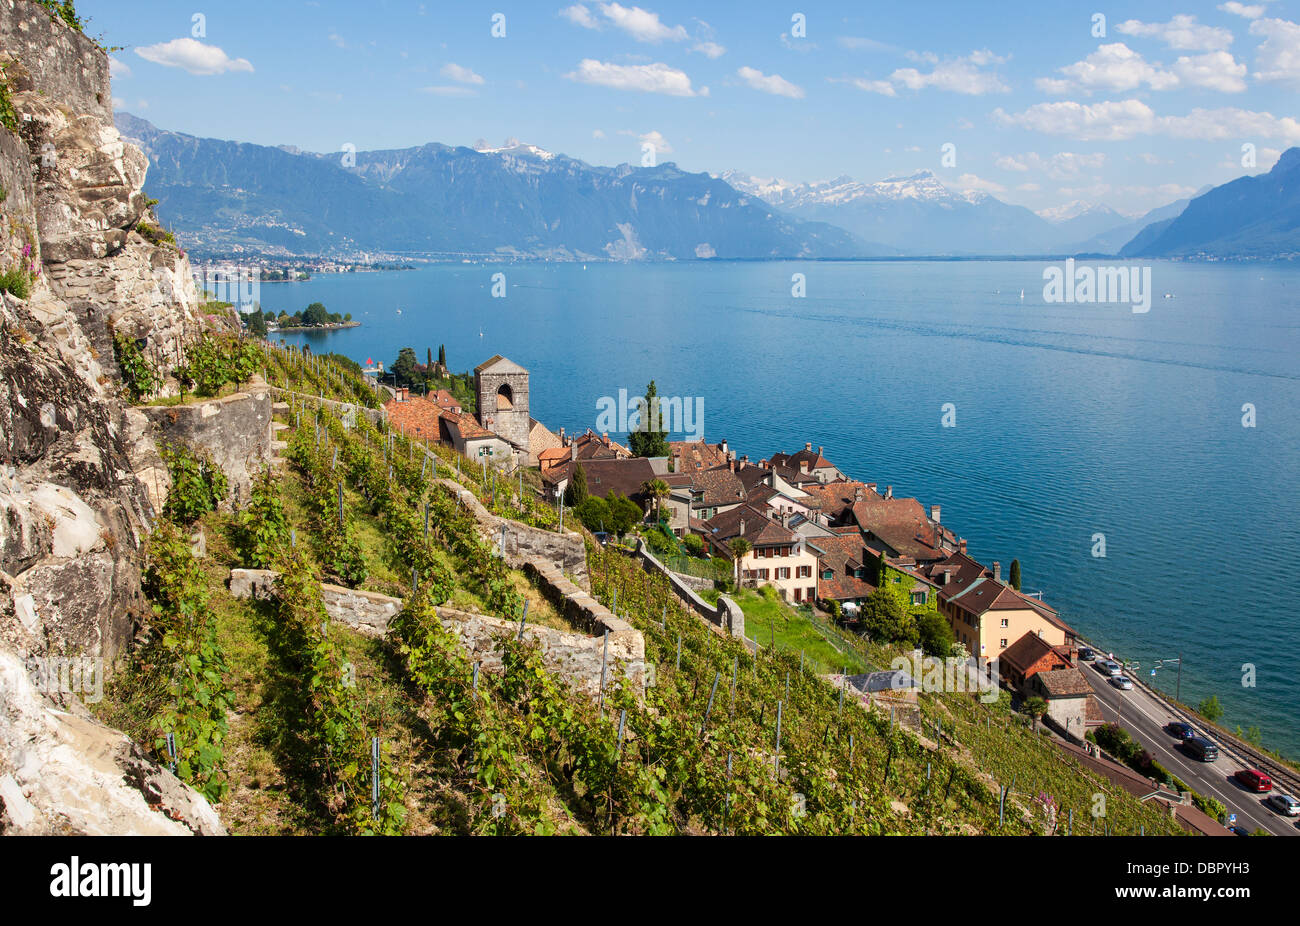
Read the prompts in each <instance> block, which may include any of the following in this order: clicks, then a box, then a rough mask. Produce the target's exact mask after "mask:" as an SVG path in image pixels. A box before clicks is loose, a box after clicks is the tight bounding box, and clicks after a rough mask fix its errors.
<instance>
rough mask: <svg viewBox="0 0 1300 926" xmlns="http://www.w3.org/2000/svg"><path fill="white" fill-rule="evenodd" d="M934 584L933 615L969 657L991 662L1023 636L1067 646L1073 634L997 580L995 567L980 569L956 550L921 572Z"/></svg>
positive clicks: (1038, 605)
mask: <svg viewBox="0 0 1300 926" xmlns="http://www.w3.org/2000/svg"><path fill="white" fill-rule="evenodd" d="M927 571H928V573H929V578H930V579H931V581H933V582H935V583H936V584H937V585H938V586H939V594H938V608H939V613H940V614H942V615H944V616H945V617H947V618H948V621H949V623H950V624H951V625H952V632H953V635H954V636H955V637H956V640H957V642H958V643H961V644H963V645H964V646H965V647H966V649H967V650H968V651H969V652H970V654H971V655H972V656H979V657H981V658H984V659H997V658H999V657H1000V656H1001V655H1002V653H1003V652H1004V651H1005V650H1006V649H1007V648H1008V647H1010V646H1011V645H1012V644H1013V643H1015V642H1016V641H1017V640H1019V639H1020V638H1021V637H1023V636H1024V635H1025V634H1027V633H1032V634H1035V635H1036V636H1038V637H1040V638H1042V640H1043V641H1044V642H1046V643H1047V644H1048V645H1050V646H1065V645H1069V646H1073V645H1074V641H1075V637H1076V634H1075V632H1074V630H1073V628H1071V627H1070V626H1069V625H1068V624H1066V623H1065V622H1064V621H1062V620H1061V618H1060V617H1059V616H1058V615H1057V613H1056V611H1055V609H1053V608H1050V607H1048V606H1047V605H1045V604H1043V603H1042V602H1041V601H1039V600H1037V599H1036V598H1030V597H1029V596H1028V595H1024V594H1021V593H1020V592H1018V591H1016V590H1015V589H1014V588H1012V587H1011V586H1010V585H1006V584H1005V583H1003V582H1002V580H1001V569H1000V567H999V565H998V564H997V563H994V564H993V569H992V570H989V569H986V568H985V567H984V566H982V565H980V564H979V563H977V562H976V561H975V560H973V559H971V558H970V557H969V556H967V555H966V554H965V552H957V553H954V554H952V555H951V556H950V557H949V558H948V559H946V560H943V561H942V562H939V563H936V564H934V565H932V566H930V567H928V569H927Z"/></svg>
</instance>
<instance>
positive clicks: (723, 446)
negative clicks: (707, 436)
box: [718, 437, 727, 455]
mask: <svg viewBox="0 0 1300 926" xmlns="http://www.w3.org/2000/svg"><path fill="white" fill-rule="evenodd" d="M718 449H719V450H721V451H722V453H723V455H726V453H727V439H726V438H725V437H724V438H723V439H722V443H720V444H718Z"/></svg>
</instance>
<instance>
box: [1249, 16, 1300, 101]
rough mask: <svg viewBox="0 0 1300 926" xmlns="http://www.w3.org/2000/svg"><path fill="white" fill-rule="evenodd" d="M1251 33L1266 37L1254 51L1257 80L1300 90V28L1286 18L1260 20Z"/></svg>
mask: <svg viewBox="0 0 1300 926" xmlns="http://www.w3.org/2000/svg"><path fill="white" fill-rule="evenodd" d="M1250 34H1251V35H1260V36H1263V37H1264V41H1263V42H1261V43H1260V46H1259V49H1258V50H1257V51H1256V52H1255V77H1256V78H1257V79H1259V80H1265V81H1270V82H1276V83H1282V84H1288V85H1290V86H1293V87H1300V25H1297V24H1296V23H1293V22H1288V21H1287V20H1285V19H1257V20H1255V21H1254V22H1253V23H1251V24H1250Z"/></svg>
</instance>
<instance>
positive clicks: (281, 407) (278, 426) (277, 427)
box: [271, 402, 289, 469]
mask: <svg viewBox="0 0 1300 926" xmlns="http://www.w3.org/2000/svg"><path fill="white" fill-rule="evenodd" d="M271 414H272V416H275V415H287V414H289V403H288V402H276V403H274V404H272V406H271ZM288 430H289V425H287V424H285V423H284V422H283V421H276V420H275V418H274V417H272V419H271V453H272V457H271V465H272V466H274V467H276V468H277V469H278V468H279V467H281V466H283V465H284V452H285V451H286V450H288V449H289V442H288V441H283V440H280V432H282V431H288Z"/></svg>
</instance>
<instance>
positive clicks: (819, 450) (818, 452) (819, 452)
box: [817, 447, 822, 457]
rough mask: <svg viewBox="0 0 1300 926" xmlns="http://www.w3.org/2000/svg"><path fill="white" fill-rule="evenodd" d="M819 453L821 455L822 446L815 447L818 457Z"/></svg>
mask: <svg viewBox="0 0 1300 926" xmlns="http://www.w3.org/2000/svg"><path fill="white" fill-rule="evenodd" d="M821 455H822V448H821V447H818V448H817V456H819V457H820V456H821Z"/></svg>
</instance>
